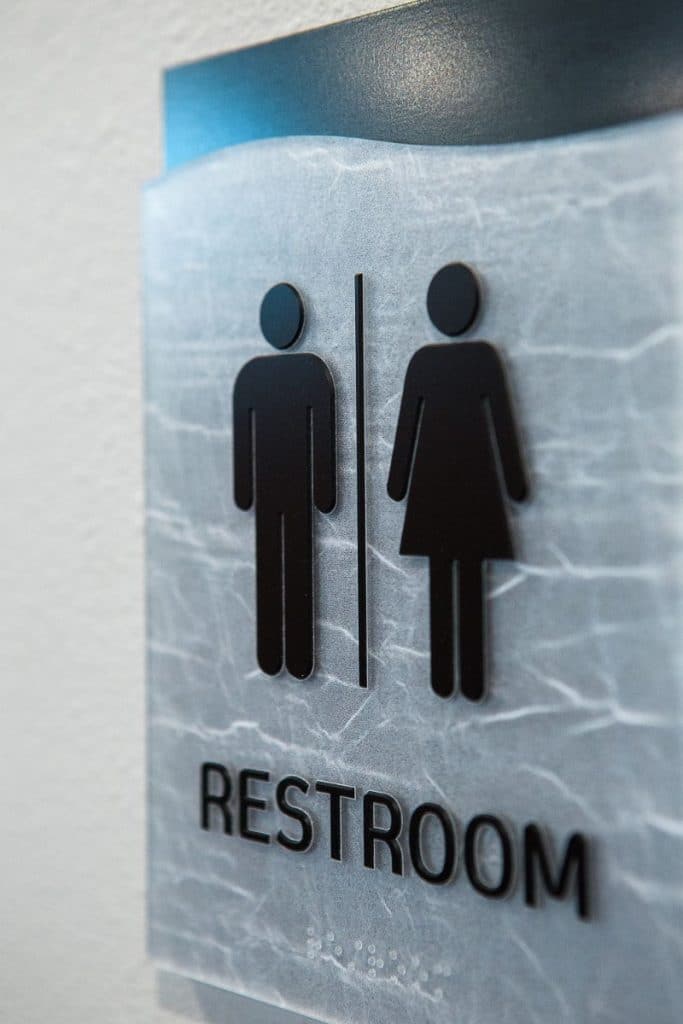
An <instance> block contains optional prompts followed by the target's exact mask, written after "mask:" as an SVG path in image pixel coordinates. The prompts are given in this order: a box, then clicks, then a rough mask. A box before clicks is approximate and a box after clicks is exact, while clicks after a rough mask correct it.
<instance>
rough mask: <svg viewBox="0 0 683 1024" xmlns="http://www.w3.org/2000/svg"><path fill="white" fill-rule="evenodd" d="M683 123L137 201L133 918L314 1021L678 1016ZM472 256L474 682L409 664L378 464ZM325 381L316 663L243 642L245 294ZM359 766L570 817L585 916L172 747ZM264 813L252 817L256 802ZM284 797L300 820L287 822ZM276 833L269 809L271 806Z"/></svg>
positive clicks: (474, 803)
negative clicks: (245, 787)
mask: <svg viewBox="0 0 683 1024" xmlns="http://www.w3.org/2000/svg"><path fill="white" fill-rule="evenodd" d="M682 156H683V117H681V116H669V117H665V118H661V119H656V120H653V121H650V122H643V123H639V124H634V125H629V126H626V127H622V128H617V129H610V130H607V131H604V132H598V133H594V134H588V135H582V136H576V137H572V138H566V139H557V140H552V141H544V142H541V143H532V144H522V145H511V146H493V147H481V148H473V147H463V148H462V149H461V148H443V149H442V148H428V147H410V146H403V145H395V144H389V143H378V142H367V141H360V140H348V139H343V140H342V139H337V138H291V139H281V140H275V141H267V142H257V143H250V144H247V145H243V146H239V147H236V148H234V149H230V150H226V151H223V152H221V153H218V154H217V155H216V156H214V157H211V158H208V159H206V160H202V161H198V162H196V163H195V164H192V165H189V166H188V167H186V168H185V169H183V170H180V171H178V172H175V173H173V174H171V175H170V176H168V177H167V178H165V179H163V180H162V181H160V182H158V183H156V184H154V185H152V186H150V187H149V188H148V189H147V191H146V195H145V200H144V222H145V223H144V235H145V254H144V264H145V317H146V342H145V345H146V371H145V376H146V443H147V524H148V525H147V530H148V533H147V559H148V564H147V580H148V608H149V614H148V661H149V836H150V846H149V858H150V865H149V866H150V871H149V928H150V946H151V950H152V952H153V955H154V956H155V958H157V959H158V961H159V962H160V963H161V964H163V965H165V966H167V967H170V968H172V969H173V970H177V971H179V972H182V973H185V974H188V975H190V976H192V977H194V978H197V979H200V980H204V981H207V982H210V983H212V984H215V985H219V986H222V987H224V988H228V989H231V990H234V991H237V992H240V993H244V994H247V995H251V996H254V997H256V998H259V999H262V1000H265V1001H267V1002H270V1003H273V1004H276V1005H281V1006H283V1007H287V1008H289V1009H293V1010H296V1011H299V1012H300V1013H306V1014H309V1015H311V1016H316V1017H319V1018H320V1020H322V1021H325V1022H335V1024H336V1022H339V1024H342V1022H343V1024H351V1022H353V1024H365V1022H367V1024H395V1022H396V1021H410V1022H411V1024H455V1022H457V1024H488V1022H494V1021H495V1022H496V1024H503V1022H510V1024H528V1022H530V1021H534V1022H539V1024H548V1022H549V1021H554V1022H572V1024H585V1022H587V1021H591V1022H593V1021H595V1022H608V1021H609V1022H615V1024H617V1022H618V1024H624V1022H626V1021H645V1020H647V1021H649V1022H651V1024H665V1022H673V1021H675V1020H678V1019H680V1018H679V1015H680V1007H681V1005H683V787H682V786H681V775H682V773H681V768H682V756H681V755H682V742H681V741H682V737H683V717H682V712H681V696H682V693H683V689H682V680H683V675H682V669H683V658H682V655H683V630H682V625H683V616H682V615H681V611H682V609H681V590H682V584H683V557H682V556H683V516H682V514H681V513H682V510H683V493H682V491H683V374H682V368H683V330H682V327H681V296H682V295H683V259H682V243H681V238H682V237H683V235H682V229H683V223H682V221H683V217H682V211H683V159H682ZM452 261H463V262H466V263H469V264H470V265H471V266H473V267H474V268H475V269H476V270H477V272H478V274H479V275H480V278H481V280H482V282H483V289H484V295H483V308H482V313H481V316H480V318H479V320H478V322H477V324H476V327H475V329H474V330H473V331H471V332H470V333H469V334H468V335H467V337H468V338H470V337H471V338H482V339H485V340H487V341H489V342H492V343H493V344H495V345H496V346H497V347H498V349H499V351H500V352H501V353H502V355H503V357H504V359H505V362H506V365H507V368H508V371H509V375H510V380H511V387H512V392H513V396H514V403H515V408H516V413H517V418H518V421H519V424H520V428H521V432H522V438H523V445H524V450H525V454H526V460H527V465H528V468H529V473H530V477H531V495H530V499H529V500H528V501H527V502H526V503H524V504H523V505H519V506H514V507H513V508H511V522H512V529H513V532H514V537H515V544H516V548H517V552H518V558H519V561H518V562H516V563H499V564H495V563H493V564H492V565H491V566H490V569H489V594H488V620H489V670H490V671H489V679H490V693H489V697H488V700H487V701H486V702H485V703H484V704H482V705H474V704H470V703H468V702H467V701H464V700H463V699H462V698H456V699H454V700H451V701H447V702H446V701H443V700H441V699H439V698H438V697H436V696H434V694H433V693H432V692H431V689H430V687H429V653H428V635H427V627H428V621H427V619H428V575H427V569H426V562H425V561H424V560H423V559H419V558H403V557H400V556H399V554H398V546H399V541H400V536H401V529H402V524H403V516H404V513H405V506H404V505H399V504H396V503H394V502H392V501H391V500H390V499H389V498H388V496H387V493H386V482H387V475H388V468H389V460H390V456H391V450H392V445H393V438H394V430H395V426H396V419H397V415H398V408H399V401H400V396H401V390H402V386H403V378H404V374H405V370H406V367H407V364H408V361H409V359H410V357H411V355H412V353H413V352H414V351H415V350H416V349H417V348H419V347H421V346H422V345H424V344H427V343H435V342H438V341H440V340H441V338H440V336H439V335H438V332H437V331H436V329H435V328H434V327H433V326H432V325H431V323H430V321H429V319H428V317H427V313H426V308H425V295H426V290H427V287H428V285H429V282H430V280H431V277H432V275H433V274H434V273H435V271H436V270H438V269H439V268H440V267H441V266H442V265H444V264H445V263H448V262H452ZM358 272H362V273H363V275H364V279H365V300H366V334H365V338H366V361H367V368H366V375H367V396H366V403H367V522H368V543H369V560H368V587H369V590H368V605H369V645H370V685H369V688H368V689H367V690H363V689H361V688H360V687H359V686H358V673H357V626H356V599H357V594H356V472H355V395H354V304H353V278H354V274H356V273H358ZM281 280H287V281H291V282H292V283H293V284H295V285H296V286H297V287H298V288H299V289H300V291H301V293H302V295H303V297H304V301H305V304H306V309H307V316H308V319H307V327H306V331H305V335H304V337H303V339H302V342H301V344H300V346H299V348H298V349H297V350H298V351H304V352H316V353H318V354H319V355H320V356H322V357H323V358H324V359H325V361H326V363H327V364H328V366H329V368H330V370H331V373H332V374H333V377H334V380H335V384H336V389H337V402H338V438H339V447H338V457H339V501H338V505H337V508H336V510H335V512H334V513H333V514H331V515H320V514H316V515H315V535H316V540H315V543H316V549H317V555H318V561H317V573H316V579H317V610H316V629H317V639H316V644H317V668H316V671H315V673H314V675H313V676H312V677H311V678H310V679H309V680H307V681H305V682H299V681H297V680H294V679H291V678H290V677H288V676H286V675H284V674H283V675H281V676H280V677H278V678H275V679H272V678H270V677H267V676H265V675H263V674H262V673H261V672H259V670H258V668H257V666H256V659H255V625H254V618H255V614H254V514H253V511H252V512H250V513H245V512H242V511H240V510H239V509H238V508H237V507H236V506H235V504H234V502H233V495H232V425H231V418H232V389H233V384H234V381H235V377H236V375H237V373H238V371H239V369H240V368H241V367H242V365H243V364H244V363H245V362H246V361H247V360H249V359H251V358H253V357H254V356H257V355H267V354H269V352H270V351H271V350H269V347H268V345H267V344H266V343H265V341H264V340H263V338H262V337H261V335H260V332H259V326H258V311H259V306H260V302H261V299H262V297H263V295H264V293H265V292H266V290H267V289H268V288H269V287H270V286H271V285H272V284H274V283H276V282H277V281H281ZM204 761H217V762H222V763H224V764H225V765H226V766H228V767H230V768H231V770H232V771H233V772H236V771H237V770H239V769H241V768H258V769H263V768H265V769H268V770H269V771H270V772H271V773H272V776H273V778H275V779H277V778H280V777H281V776H283V775H286V774H290V773H291V774H301V775H303V776H304V777H305V778H307V779H308V780H309V781H311V782H313V781H314V780H316V779H325V780H328V781H332V782H337V783H342V784H345V785H354V786H356V787H357V788H358V790H359V792H360V793H363V792H366V791H368V790H383V791H387V792H389V793H391V794H393V795H394V796H396V797H397V798H398V799H399V800H400V801H401V802H402V804H403V806H404V807H405V808H406V809H407V810H408V809H412V808H414V807H415V806H417V804H419V803H422V802H424V801H434V802H437V803H440V804H442V805H444V806H445V807H447V808H449V810H451V811H452V812H453V814H454V815H455V816H456V818H457V820H458V822H459V823H460V825H461V827H462V825H463V824H464V823H466V822H467V821H468V820H469V819H470V818H472V817H473V816H474V815H475V814H482V813H494V814H497V815H499V816H501V817H502V818H504V819H505V820H506V821H508V822H509V823H510V828H511V829H512V830H513V832H514V833H515V835H516V836H517V849H518V850H519V848H520V843H519V840H520V836H521V830H522V828H523V826H524V825H525V824H526V823H527V822H529V821H536V822H538V823H540V824H542V825H544V826H545V827H547V829H548V830H549V833H550V834H551V835H552V836H553V838H554V840H555V843H556V845H560V844H564V841H565V838H566V837H567V836H568V835H569V834H570V833H571V832H574V831H576V830H579V831H582V832H584V833H586V835H588V836H589V837H590V840H591V851H592V869H593V870H592V891H593V916H592V919H591V920H590V921H588V922H584V921H580V920H579V919H578V917H577V916H576V914H575V912H574V908H573V905H572V902H571V900H568V901H564V902H562V901H555V900H550V899H547V900H546V901H545V902H544V905H543V906H542V907H540V908H537V909H532V908H529V907H527V906H526V905H525V903H524V898H523V884H522V880H521V879H518V882H517V886H516V889H515V891H514V893H513V894H512V896H511V897H510V898H509V899H507V900H506V901H503V902H498V901H488V900H486V899H483V898H482V897H481V896H480V895H479V894H477V893H476V892H475V891H474V890H473V889H472V888H471V886H470V885H469V884H468V883H467V881H466V879H465V877H464V870H463V866H462V864H460V865H459V868H458V872H457V874H456V877H455V879H454V880H453V881H452V882H451V883H450V884H448V885H445V886H440V887H439V886H430V885H428V884H426V883H425V882H424V881H422V880H421V879H420V878H418V877H417V875H416V874H415V872H414V871H411V870H409V871H408V873H407V875H406V877H402V878H401V877H397V876H395V875H392V874H391V872H390V870H389V866H388V862H387V858H382V867H381V869H380V870H375V871H371V870H368V869H366V868H364V867H363V861H362V849H361V827H360V821H361V815H360V806H359V805H358V802H357V806H355V808H354V809H352V810H351V811H350V813H349V814H348V815H347V816H346V822H347V826H348V829H349V831H348V836H349V842H348V843H347V846H346V849H345V853H344V858H343V860H342V862H341V863H337V862H334V861H332V860H330V858H329V853H328V840H327V836H328V828H327V805H326V802H325V801H323V800H322V798H320V797H317V798H316V797H315V796H314V795H313V794H309V796H308V797H307V798H303V799H302V800H301V803H302V804H305V805H306V806H307V808H309V809H310V810H311V811H312V812H313V814H314V817H315V818H316V823H317V825H318V827H319V829H320V832H321V839H320V840H319V842H318V843H317V844H316V846H315V847H314V849H313V850H312V851H310V852H309V853H307V854H296V853H291V852H289V851H286V850H284V849H282V848H279V847H278V846H276V845H272V844H271V845H270V846H259V845H257V844H254V843H250V842H247V841H245V840H244V839H241V838H239V837H238V836H235V835H233V836H224V835H223V834H222V832H221V831H220V830H219V829H218V828H215V829H214V830H212V831H210V832H207V831H203V830H202V829H201V828H200V827H199V767H200V765H201V763H202V762H204ZM261 822H262V823H269V827H270V828H272V827H274V828H275V829H277V827H279V824H281V820H280V818H279V816H278V815H277V814H276V813H275V812H274V811H269V812H266V813H264V814H263V815H262V816H260V820H259V824H261ZM290 824H291V823H290ZM292 830H293V831H295V829H294V827H292Z"/></svg>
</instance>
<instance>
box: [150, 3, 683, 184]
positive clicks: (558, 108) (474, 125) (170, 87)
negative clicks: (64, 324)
mask: <svg viewBox="0 0 683 1024" xmlns="http://www.w3.org/2000/svg"><path fill="white" fill-rule="evenodd" d="M682 53H683V2H682V0H650V2H649V3H648V4H644V3H643V2H642V0H424V2H422V3H415V4H410V5H409V6H406V7H399V8H395V9H392V10H389V11H386V12H382V13H380V14H376V15H370V16H368V17H365V18H358V19H355V20H353V21H347V22H343V23H341V24H338V25H331V26H329V27H326V28H321V29H316V30H315V31H312V32H305V33H302V34H300V35H295V36H290V37H289V38H286V39H280V40H276V41H275V42H272V43H267V44H265V45H263V46H256V47H253V48H251V49H248V50H240V51H238V52H236V53H228V54H225V55H223V56H219V57H213V58H211V59H209V60H203V61H199V62H198V63H195V64H187V65H184V66H181V67H177V68H172V69H171V70H169V71H167V72H166V74H165V118H166V164H167V167H168V168H172V167H176V166H178V165H180V164H183V163H186V162H187V161H189V160H193V159H195V158H197V157H200V156H203V155H205V154H207V153H211V152H213V151H215V150H218V149H222V148H223V147H225V146H232V145H235V144H236V143H239V142H247V141H249V140H252V139H261V138H269V137H276V136H284V135H345V136H354V137H358V138H369V139H383V140H386V141H391V142H407V143H416V144H422V145H463V144H479V143H503V142H517V141H523V140H526V139H541V138H547V137H549V136H554V135H566V134H569V133H572V132H579V131H586V130H588V129H593V128H602V127H606V126H608V125H614V124H621V123H623V122H625V121H631V120H634V119H636V118H641V117H647V116H650V115H653V114H658V113H662V112H664V111H668V110H672V109H677V108H679V107H681V106H682V105H683V59H682V56H681V54H682Z"/></svg>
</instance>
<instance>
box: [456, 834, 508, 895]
mask: <svg viewBox="0 0 683 1024" xmlns="http://www.w3.org/2000/svg"><path fill="white" fill-rule="evenodd" d="M485 829H492V830H493V831H494V832H495V833H496V835H497V837H498V840H499V842H500V855H501V869H500V879H499V881H498V884H497V885H491V884H490V883H489V882H488V881H487V880H486V879H485V878H484V877H483V876H482V873H481V871H480V869H479V863H478V855H479V849H478V846H479V838H480V836H481V833H482V832H483V831H484V830H485ZM465 868H466V870H467V877H468V878H469V880H470V884H471V885H472V886H473V888H475V889H476V890H477V892H479V893H481V895H482V896H487V897H488V898H489V899H491V900H500V899H504V898H505V896H507V895H508V893H509V892H510V889H511V887H512V881H513V877H514V855H513V850H512V841H511V839H510V836H509V835H508V832H507V829H506V828H505V826H504V825H503V822H502V821H501V820H500V819H499V818H495V817H494V816H493V815H492V814H480V815H478V816H477V817H476V818H472V821H471V822H470V823H469V825H468V826H467V831H466V832H465Z"/></svg>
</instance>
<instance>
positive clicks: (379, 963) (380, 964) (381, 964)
mask: <svg viewBox="0 0 683 1024" xmlns="http://www.w3.org/2000/svg"><path fill="white" fill-rule="evenodd" d="M376 966H377V967H378V968H379V969H380V971H381V970H382V968H383V967H384V960H382V958H381V957H380V958H379V960H378V961H377V964H376Z"/></svg>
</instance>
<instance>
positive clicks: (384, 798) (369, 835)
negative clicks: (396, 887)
mask: <svg viewBox="0 0 683 1024" xmlns="http://www.w3.org/2000/svg"><path fill="white" fill-rule="evenodd" d="M375 807H385V808H386V810H387V811H388V812H389V825H388V826H387V827H386V828H382V827H380V826H379V825H376V824H375ZM402 826H403V815H402V814H401V806H400V804H399V803H398V801H397V800H395V799H394V797H393V796H389V794H388V793H366V794H365V796H364V797H363V863H364V864H365V867H366V868H374V867H375V843H384V844H385V845H386V846H388V847H389V852H390V854H391V870H392V872H393V873H394V874H395V875H402V874H403V851H402V850H401V847H400V845H399V842H398V837H399V835H400V834H401V828H402Z"/></svg>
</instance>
